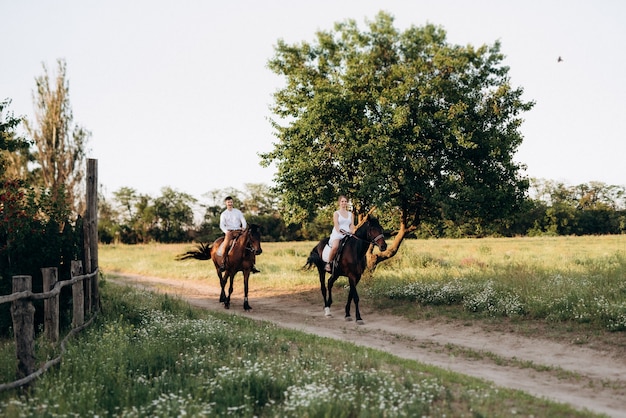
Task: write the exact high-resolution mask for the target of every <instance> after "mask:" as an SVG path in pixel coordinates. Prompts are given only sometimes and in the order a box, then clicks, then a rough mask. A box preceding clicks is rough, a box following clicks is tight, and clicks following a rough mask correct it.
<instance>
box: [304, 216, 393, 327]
mask: <svg viewBox="0 0 626 418" xmlns="http://www.w3.org/2000/svg"><path fill="white" fill-rule="evenodd" d="M339 245H340V246H341V247H340V250H339V251H337V253H338V255H339V260H338V262H337V263H336V264H335V266H334V268H333V270H332V273H331V275H330V277H329V278H328V293H327V290H326V284H325V279H326V270H325V265H326V263H325V262H324V260H323V259H322V254H323V252H324V247H327V246H328V238H324V239H323V240H321V241H320V242H319V243H318V244H317V245H316V246H315V248H313V250H312V251H311V254H310V255H309V258H308V259H307V263H306V264H305V265H304V268H306V269H310V268H311V267H312V266H314V265H315V266H316V267H317V271H318V273H319V276H320V287H321V290H322V296H323V297H324V312H325V314H326V316H331V314H330V305H332V303H333V294H332V289H333V284H334V283H335V281H336V280H337V279H338V278H339V277H340V276H345V277H347V278H348V281H349V284H350V292H349V293H348V302H347V303H346V321H351V320H352V317H351V316H350V304H351V303H352V301H354V308H355V310H356V321H357V323H358V324H362V323H363V320H362V319H361V312H360V311H359V294H358V293H357V291H356V285H357V284H359V281H360V280H361V275H362V274H363V272H364V271H365V269H366V267H367V260H366V257H365V256H366V253H367V250H368V248H369V246H370V245H377V246H378V248H380V250H381V251H385V250H386V249H387V243H386V242H385V236H384V231H383V228H382V227H381V226H380V223H378V220H377V219H376V218H374V217H372V216H368V217H367V220H366V221H365V222H364V223H363V224H362V225H361V226H360V227H358V228H357V230H356V231H355V232H354V234H347V235H346V236H345V237H344V238H343V240H342V242H341V243H340V244H339ZM331 261H332V260H331Z"/></svg>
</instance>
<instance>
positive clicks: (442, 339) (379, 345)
mask: <svg viewBox="0 0 626 418" xmlns="http://www.w3.org/2000/svg"><path fill="white" fill-rule="evenodd" d="M107 280H108V281H111V282H113V283H119V284H130V285H134V286H138V287H142V288H146V289H149V290H157V291H160V292H167V293H170V294H173V295H177V296H179V297H181V298H183V299H186V300H188V301H189V302H190V303H191V304H192V305H194V306H198V307H201V308H204V309H211V310H219V311H221V312H230V313H232V314H240V315H245V316H247V317H250V318H254V319H260V320H265V321H270V322H273V323H276V324H277V325H279V326H282V327H286V328H291V329H296V330H300V331H304V332H307V333H311V334H316V335H320V336H324V337H330V338H337V339H340V340H344V341H350V342H353V343H354V344H358V345H362V346H367V347H371V348H376V349H379V350H383V351H386V352H389V353H391V354H394V355H396V356H399V357H403V358H407V359H412V360H417V361H420V362H422V363H426V364H431V365H434V366H439V367H442V368H444V369H448V370H452V371H454V372H459V373H463V374H466V375H470V376H474V377H478V378H482V379H485V380H488V381H492V382H493V383H495V384H496V385H499V386H503V387H507V388H512V389H520V390H523V391H525V392H527V393H530V394H532V395H534V396H538V397H545V398H547V399H550V400H553V401H556V402H560V403H567V404H570V405H572V406H573V407H575V408H578V409H581V410H584V409H587V410H589V411H592V412H594V413H599V414H606V415H607V416H611V417H626V358H624V356H622V355H620V354H619V353H617V352H612V351H611V350H597V349H592V348H589V347H583V346H579V345H575V344H563V343H557V342H554V341H550V340H548V339H543V338H541V337H537V338H528V337H522V336H519V335H515V334H513V333H510V332H502V331H486V330H484V329H482V328H480V327H478V326H474V325H467V324H462V323H455V322H453V321H448V322H442V321H441V320H428V321H422V320H420V321H419V322H410V321H407V320H405V319H403V318H399V317H394V316H391V315H382V314H379V313H377V312H374V311H371V310H369V309H368V305H367V301H366V299H365V298H363V297H362V298H361V315H362V316H363V319H364V320H365V325H357V324H356V323H355V322H346V321H345V320H344V318H343V316H344V315H343V306H344V305H345V291H342V289H341V288H337V290H336V291H335V292H334V294H333V296H335V303H334V305H333V315H334V316H332V317H330V318H327V317H325V316H324V313H323V306H322V305H323V304H322V302H321V295H317V294H316V295H315V297H314V296H313V293H311V292H308V293H306V294H296V295H294V294H293V293H290V294H287V295H285V294H282V295H281V294H276V293H275V292H258V291H256V292H255V291H253V290H251V294H250V304H251V305H252V308H253V310H252V311H251V312H247V313H246V312H244V310H243V295H242V291H241V289H237V285H235V292H234V294H233V297H232V299H231V309H230V310H229V311H225V310H224V308H223V306H222V305H221V304H220V303H219V302H218V299H219V291H220V289H219V287H218V286H215V285H211V284H210V283H208V281H207V282H202V283H200V282H197V281H182V280H175V279H163V278H155V277H145V276H134V275H125V276H117V277H110V278H108V279H107ZM239 287H241V286H239Z"/></svg>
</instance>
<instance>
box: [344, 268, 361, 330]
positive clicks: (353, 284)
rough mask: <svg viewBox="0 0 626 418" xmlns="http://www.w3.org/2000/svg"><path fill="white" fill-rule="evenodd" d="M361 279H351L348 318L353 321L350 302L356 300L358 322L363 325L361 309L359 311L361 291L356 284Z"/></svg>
mask: <svg viewBox="0 0 626 418" xmlns="http://www.w3.org/2000/svg"><path fill="white" fill-rule="evenodd" d="M358 283H359V280H358V279H356V280H350V293H349V294H348V303H346V320H347V321H351V320H352V318H351V317H350V303H351V302H352V301H354V311H355V315H356V323H357V324H359V325H363V323H364V322H363V319H361V311H359V292H357V290H356V285H357V284H358Z"/></svg>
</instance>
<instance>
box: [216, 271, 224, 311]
mask: <svg viewBox="0 0 626 418" xmlns="http://www.w3.org/2000/svg"><path fill="white" fill-rule="evenodd" d="M216 268H217V276H218V277H219V278H220V287H221V288H222V291H221V292H220V303H224V302H226V293H225V292H224V287H226V278H225V277H223V276H224V275H223V274H222V272H221V271H220V270H219V268H218V267H216Z"/></svg>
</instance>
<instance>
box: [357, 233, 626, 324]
mask: <svg viewBox="0 0 626 418" xmlns="http://www.w3.org/2000/svg"><path fill="white" fill-rule="evenodd" d="M405 244H406V245H403V246H402V247H401V249H400V252H399V253H398V254H397V256H396V257H394V258H393V259H391V260H390V262H389V263H383V264H381V266H380V268H379V269H378V270H377V272H376V276H375V279H374V280H372V281H371V282H370V288H369V292H370V295H371V296H372V297H377V298H381V297H383V298H388V299H392V300H393V299H395V300H406V301H410V302H415V303H419V304H421V305H431V306H437V305H448V306H458V307H460V308H462V309H463V310H465V311H467V312H471V313H475V314H477V315H480V316H490V317H518V318H519V317H521V318H528V319H547V320H554V321H575V322H586V323H592V324H594V325H596V326H598V327H602V328H604V329H607V330H609V331H624V330H626V236H602V237H560V238H515V239H482V240H441V241H409V242H407V243H405Z"/></svg>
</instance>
